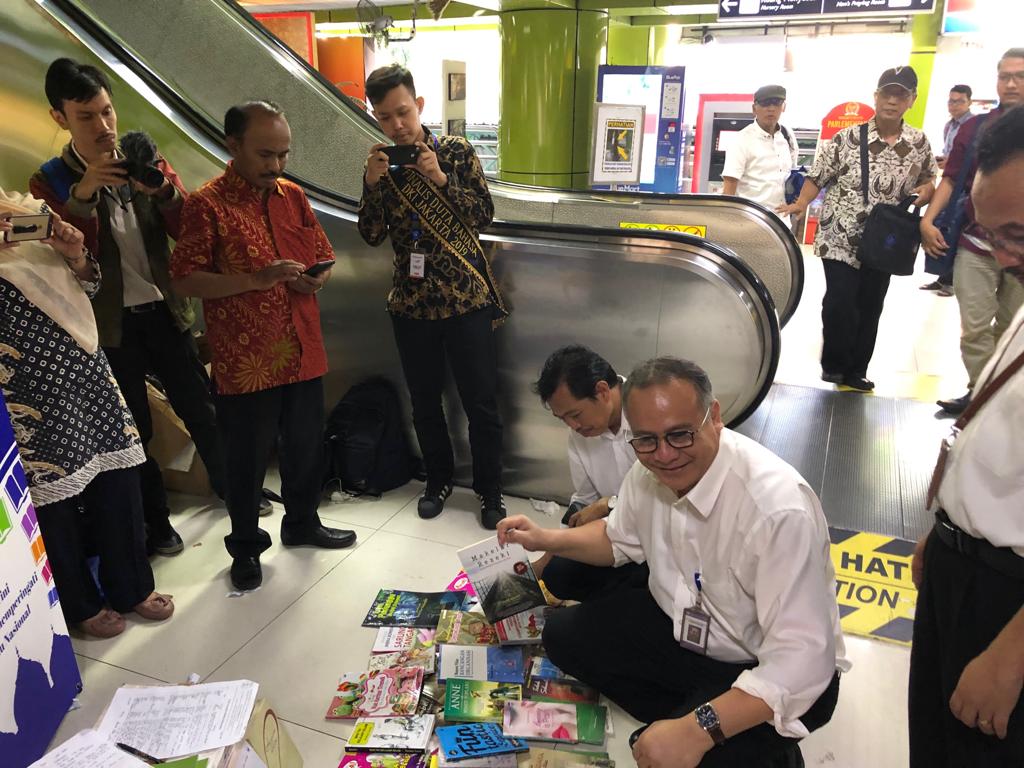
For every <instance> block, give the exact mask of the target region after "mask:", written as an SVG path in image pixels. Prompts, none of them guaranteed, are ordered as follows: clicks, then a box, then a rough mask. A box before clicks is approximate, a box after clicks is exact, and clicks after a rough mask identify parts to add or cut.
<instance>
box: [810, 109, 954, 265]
mask: <svg viewBox="0 0 1024 768" xmlns="http://www.w3.org/2000/svg"><path fill="white" fill-rule="evenodd" d="M938 170H939V167H938V165H937V164H936V162H935V156H934V155H933V154H932V148H931V145H930V144H929V143H928V137H927V136H925V135H924V132H923V131H921V130H918V129H917V128H912V127H911V126H909V125H907V124H906V123H903V128H902V131H901V132H900V137H899V139H898V140H897V141H896V143H895V144H894V145H893V146H889V144H887V143H886V142H885V141H884V140H883V139H882V138H881V137H880V136H879V135H878V129H877V128H876V127H875V119H874V118H871V119H870V120H869V121H868V204H867V206H865V205H864V198H863V192H862V191H861V173H860V126H859V125H854V126H851V127H849V128H844V129H843V130H841V131H840V132H839V133H837V134H836V135H835V136H834V137H833V138H832V139H830V140H829V141H827V142H825V145H824V146H823V147H822V148H821V150H820V151H819V152H818V156H817V157H816V158H815V160H814V166H813V167H812V168H811V172H810V173H809V174H808V175H807V178H808V179H810V180H811V181H812V182H814V184H815V185H817V186H818V188H819V189H824V188H826V187H827V188H828V190H827V191H826V192H825V205H824V207H823V209H822V212H821V219H820V220H819V221H818V232H817V234H816V235H815V238H814V252H815V254H816V255H818V256H820V257H821V258H823V259H835V260H837V261H842V262H845V263H846V264H849V265H851V266H853V267H856V268H858V269H859V268H860V261H858V259H857V246H858V245H860V238H861V235H862V234H863V232H864V223H865V222H866V221H867V218H868V214H869V213H871V209H872V208H874V207H875V205H877V204H878V203H889V204H896V203H899V202H900V201H902V200H903V199H904V198H906V197H907V196H908V195H909V194H910V193H911V192H913V190H914V189H915V188H916V187H919V186H920V185H921V184H924V183H925V182H928V181H931V180H932V179H934V178H935V177H936V175H937V174H938Z"/></svg>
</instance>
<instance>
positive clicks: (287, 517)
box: [214, 378, 324, 557]
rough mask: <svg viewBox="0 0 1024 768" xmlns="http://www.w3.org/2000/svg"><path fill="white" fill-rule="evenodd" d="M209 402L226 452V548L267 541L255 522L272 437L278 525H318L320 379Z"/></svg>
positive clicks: (237, 552) (251, 547)
mask: <svg viewBox="0 0 1024 768" xmlns="http://www.w3.org/2000/svg"><path fill="white" fill-rule="evenodd" d="M214 402H215V404H216V406H217V422H218V424H219V425H220V429H221V434H222V436H223V439H224V449H225V455H226V457H227V478H226V480H227V492H226V495H225V501H226V502H227V507H228V514H229V515H230V516H231V533H229V534H228V535H227V536H225V537H224V545H225V546H226V547H227V550H228V554H230V555H231V557H248V556H257V555H259V554H260V553H261V552H263V551H264V550H266V549H267V548H268V547H269V546H270V534H268V533H267V532H266V531H264V530H263V529H262V528H260V526H259V509H260V498H261V494H262V489H263V479H264V477H265V476H266V474H267V463H268V462H269V461H270V453H271V451H272V450H273V448H274V443H275V442H277V445H278V452H277V456H278V464H279V466H280V469H281V498H282V499H283V500H284V520H283V521H282V522H281V530H282V531H284V530H293V531H306V530H309V529H312V528H316V527H317V526H318V525H320V518H319V516H318V515H317V512H316V510H317V507H318V506H319V504H320V489H321V484H322V482H323V473H324V466H323V441H324V385H323V380H322V379H320V378H316V379H310V380H309V381H300V382H298V383H296V384H284V385H282V386H280V387H272V388H270V389H264V390H261V391H259V392H251V393H247V394H243V395H217V396H216V397H215V398H214Z"/></svg>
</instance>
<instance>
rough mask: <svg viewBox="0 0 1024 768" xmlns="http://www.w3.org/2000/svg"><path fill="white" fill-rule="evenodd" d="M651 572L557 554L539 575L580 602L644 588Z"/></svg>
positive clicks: (636, 565)
mask: <svg viewBox="0 0 1024 768" xmlns="http://www.w3.org/2000/svg"><path fill="white" fill-rule="evenodd" d="M650 573H651V572H650V569H649V568H648V567H647V563H626V564H625V565H621V566H619V567H618V568H604V567H601V566H597V565H587V564H586V563H579V562H577V561H575V560H570V559H568V558H566V557H558V556H557V555H556V556H555V557H552V558H551V562H549V563H548V564H547V565H545V566H544V575H543V577H542V578H543V579H544V586H546V587H547V588H548V591H549V592H550V593H551V594H553V595H554V596H555V597H557V598H560V599H562V600H578V601H580V602H583V601H584V600H593V599H595V598H598V597H603V596H604V595H608V594H611V593H612V592H615V591H616V590H619V589H630V588H634V587H635V588H639V589H646V588H647V579H648V578H649V577H650ZM701 703H703V702H701Z"/></svg>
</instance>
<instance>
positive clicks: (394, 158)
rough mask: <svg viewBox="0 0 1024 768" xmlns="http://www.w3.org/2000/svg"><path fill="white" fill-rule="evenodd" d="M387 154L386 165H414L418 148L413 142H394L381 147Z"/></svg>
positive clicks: (418, 153) (418, 152) (418, 151)
mask: <svg viewBox="0 0 1024 768" xmlns="http://www.w3.org/2000/svg"><path fill="white" fill-rule="evenodd" d="M381 152H383V153H384V154H385V155H387V156H388V165H415V164H416V158H418V157H419V156H420V148H419V147H417V146H416V145H415V144H396V145H395V146H393V147H383V148H382V149H381Z"/></svg>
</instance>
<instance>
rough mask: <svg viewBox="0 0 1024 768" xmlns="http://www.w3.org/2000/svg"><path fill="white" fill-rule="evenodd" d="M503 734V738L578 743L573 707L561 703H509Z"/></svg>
mask: <svg viewBox="0 0 1024 768" xmlns="http://www.w3.org/2000/svg"><path fill="white" fill-rule="evenodd" d="M502 731H503V732H504V733H505V735H506V736H517V737H519V738H521V739H539V740H541V741H557V742H562V743H564V744H575V743H576V742H578V741H579V725H578V723H577V720H576V705H575V704H568V703H564V702H546V701H509V702H507V703H506V704H505V716H504V720H503V725H502Z"/></svg>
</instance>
